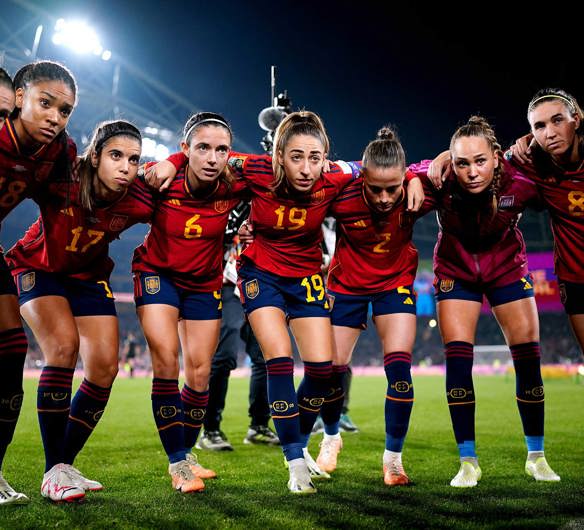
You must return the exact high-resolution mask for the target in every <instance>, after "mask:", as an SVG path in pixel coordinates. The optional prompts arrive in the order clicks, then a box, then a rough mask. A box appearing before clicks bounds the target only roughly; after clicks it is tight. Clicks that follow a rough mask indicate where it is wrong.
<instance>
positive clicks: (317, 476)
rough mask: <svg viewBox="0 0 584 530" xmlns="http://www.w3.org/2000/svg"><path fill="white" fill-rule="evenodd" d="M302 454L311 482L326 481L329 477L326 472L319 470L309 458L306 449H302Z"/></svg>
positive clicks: (312, 459)
mask: <svg viewBox="0 0 584 530" xmlns="http://www.w3.org/2000/svg"><path fill="white" fill-rule="evenodd" d="M302 454H303V455H304V461H305V462H306V466H307V467H308V472H309V473H310V477H311V478H312V479H313V480H328V479H330V478H331V476H330V475H329V474H328V473H327V472H326V471H323V470H322V469H320V467H319V465H318V464H317V463H316V462H315V461H314V458H312V456H310V453H309V452H308V449H306V447H305V448H304V449H302Z"/></svg>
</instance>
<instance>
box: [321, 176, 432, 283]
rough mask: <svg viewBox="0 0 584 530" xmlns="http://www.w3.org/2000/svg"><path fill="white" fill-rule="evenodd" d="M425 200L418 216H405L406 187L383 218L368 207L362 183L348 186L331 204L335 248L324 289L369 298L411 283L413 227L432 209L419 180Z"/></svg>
mask: <svg viewBox="0 0 584 530" xmlns="http://www.w3.org/2000/svg"><path fill="white" fill-rule="evenodd" d="M422 184H423V186H424V193H425V195H426V200H425V201H424V203H423V205H422V207H421V208H420V210H419V211H418V212H415V213H409V212H407V211H406V207H407V200H406V190H407V185H408V181H407V180H406V182H405V183H404V190H403V191H402V196H401V198H400V200H399V202H398V203H396V204H395V206H394V207H393V208H392V209H391V210H390V211H389V212H386V213H379V212H377V211H375V210H373V209H371V208H370V207H369V205H368V204H367V199H366V198H365V196H364V190H363V178H362V177H360V178H358V179H356V180H354V181H353V182H351V183H350V184H349V185H348V186H346V187H345V189H344V190H343V191H342V192H341V194H340V195H339V196H338V197H337V199H336V200H335V201H334V202H333V203H332V206H331V210H330V213H331V215H333V216H334V217H335V218H336V219H337V234H338V237H337V244H336V247H335V254H334V256H333V259H332V261H331V265H330V268H329V274H328V288H329V289H331V290H332V291H335V292H339V293H343V294H374V293H381V292H383V291H389V290H391V289H396V288H397V287H400V286H404V285H410V284H412V283H413V282H414V279H415V277H416V270H417V268H418V251H417V249H416V247H415V246H414V244H413V243H412V234H413V228H414V222H415V221H416V219H418V218H419V217H421V216H423V215H425V214H426V213H427V212H429V211H430V210H432V209H433V208H434V202H435V201H434V200H433V197H432V189H431V186H432V185H431V184H430V182H429V180H428V179H427V178H425V177H424V178H423V179H422Z"/></svg>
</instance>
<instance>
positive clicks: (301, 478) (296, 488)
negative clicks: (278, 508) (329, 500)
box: [288, 459, 316, 495]
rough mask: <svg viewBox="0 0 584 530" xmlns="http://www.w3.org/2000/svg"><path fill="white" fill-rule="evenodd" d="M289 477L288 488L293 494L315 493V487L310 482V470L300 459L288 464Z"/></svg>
mask: <svg viewBox="0 0 584 530" xmlns="http://www.w3.org/2000/svg"><path fill="white" fill-rule="evenodd" d="M288 469H289V471H290V479H289V480H288V489H289V490H290V493H293V494H294V495H310V494H311V493H316V488H315V487H314V484H313V483H312V479H311V477H310V472H309V471H308V467H307V466H306V463H305V462H303V461H302V460H301V459H298V462H294V463H293V464H292V465H290V466H288Z"/></svg>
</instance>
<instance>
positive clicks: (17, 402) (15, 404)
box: [8, 394, 24, 411]
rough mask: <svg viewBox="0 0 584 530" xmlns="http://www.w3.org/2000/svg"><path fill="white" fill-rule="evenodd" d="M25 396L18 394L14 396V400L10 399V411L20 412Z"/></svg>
mask: <svg viewBox="0 0 584 530" xmlns="http://www.w3.org/2000/svg"><path fill="white" fill-rule="evenodd" d="M23 396H24V394H16V395H14V396H12V398H11V399H10V403H9V405H8V406H9V407H10V410H14V411H18V410H20V409H21V407H22V398H23Z"/></svg>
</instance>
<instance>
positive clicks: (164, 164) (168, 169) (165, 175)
mask: <svg viewBox="0 0 584 530" xmlns="http://www.w3.org/2000/svg"><path fill="white" fill-rule="evenodd" d="M175 176H176V168H175V167H174V165H173V164H172V163H171V162H169V161H168V160H162V161H161V162H158V164H154V165H152V166H150V167H148V168H146V170H145V171H144V178H145V179H146V183H147V184H148V185H149V186H152V187H153V188H156V189H158V190H159V191H164V190H166V189H168V187H169V186H170V184H171V183H172V181H173V180H174V177H175Z"/></svg>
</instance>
